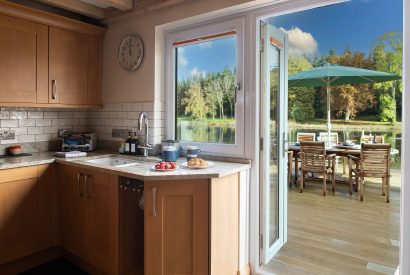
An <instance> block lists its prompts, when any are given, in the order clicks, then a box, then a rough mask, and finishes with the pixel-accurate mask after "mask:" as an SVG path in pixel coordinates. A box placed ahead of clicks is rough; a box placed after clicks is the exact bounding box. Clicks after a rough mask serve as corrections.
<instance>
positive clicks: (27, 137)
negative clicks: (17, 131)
mask: <svg viewBox="0 0 410 275" xmlns="http://www.w3.org/2000/svg"><path fill="white" fill-rule="evenodd" d="M18 139H19V142H35V141H36V135H20V136H19V137H18Z"/></svg>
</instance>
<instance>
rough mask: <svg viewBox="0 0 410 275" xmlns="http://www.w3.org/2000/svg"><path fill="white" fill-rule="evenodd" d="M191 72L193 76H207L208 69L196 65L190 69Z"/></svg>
mask: <svg viewBox="0 0 410 275" xmlns="http://www.w3.org/2000/svg"><path fill="white" fill-rule="evenodd" d="M189 73H190V74H191V77H199V76H202V77H205V76H206V71H204V70H202V71H201V70H198V68H197V67H194V68H193V69H192V70H190V71H189Z"/></svg>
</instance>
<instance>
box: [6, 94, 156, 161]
mask: <svg viewBox="0 0 410 275" xmlns="http://www.w3.org/2000/svg"><path fill="white" fill-rule="evenodd" d="M163 110H164V106H163V104H162V103H161V102H155V103H154V102H135V103H116V104H105V105H104V107H103V108H102V109H98V110H83V109H75V110H73V109H45V108H8V107H1V108H0V129H1V130H14V131H15V133H16V135H15V136H16V138H15V139H13V140H1V141H0V151H1V150H2V149H4V148H5V147H6V146H7V145H8V144H15V143H19V144H26V145H27V146H29V145H33V143H41V142H43V143H44V142H45V143H47V142H54V141H57V140H59V137H58V130H59V129H68V130H71V131H73V132H85V131H88V132H96V133H97V134H98V139H99V140H100V141H109V142H114V143H115V146H117V142H121V141H123V139H122V138H113V137H112V129H127V130H131V131H132V132H137V134H138V135H139V139H140V141H142V140H143V138H144V136H143V132H139V131H137V127H138V115H139V113H140V112H142V111H144V112H146V113H147V116H148V123H149V132H148V135H149V143H150V144H159V143H161V140H163V138H164V112H163ZM101 144H103V143H102V142H101V143H100V145H101ZM60 146H61V145H60ZM42 147H44V148H47V146H42ZM58 147H59V146H58ZM1 152H2V151H1ZM1 152H0V154H1Z"/></svg>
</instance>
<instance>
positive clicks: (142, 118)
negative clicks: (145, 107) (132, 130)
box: [138, 112, 152, 157]
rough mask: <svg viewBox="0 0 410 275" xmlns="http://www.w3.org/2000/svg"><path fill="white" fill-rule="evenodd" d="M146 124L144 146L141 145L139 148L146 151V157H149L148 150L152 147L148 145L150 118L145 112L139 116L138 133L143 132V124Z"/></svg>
mask: <svg viewBox="0 0 410 275" xmlns="http://www.w3.org/2000/svg"><path fill="white" fill-rule="evenodd" d="M143 123H144V128H145V129H144V130H145V140H144V143H143V144H142V145H139V146H138V148H140V149H143V150H144V157H147V156H148V150H151V149H152V147H151V145H149V144H148V118H147V114H146V113H145V112H141V113H140V115H139V116H138V131H142V124H143Z"/></svg>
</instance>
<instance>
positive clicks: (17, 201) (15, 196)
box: [0, 165, 51, 265]
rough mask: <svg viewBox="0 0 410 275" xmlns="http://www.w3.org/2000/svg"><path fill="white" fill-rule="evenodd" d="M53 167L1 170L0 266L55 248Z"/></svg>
mask: <svg viewBox="0 0 410 275" xmlns="http://www.w3.org/2000/svg"><path fill="white" fill-rule="evenodd" d="M50 209H51V172H50V166H49V165H40V166H31V167H24V168H16V169H8V170H1V171H0V265H2V264H4V263H7V262H10V261H13V260H16V259H19V258H22V257H25V256H28V255H30V254H33V253H35V252H38V251H40V250H43V249H45V248H47V247H49V246H51V210H50Z"/></svg>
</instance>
